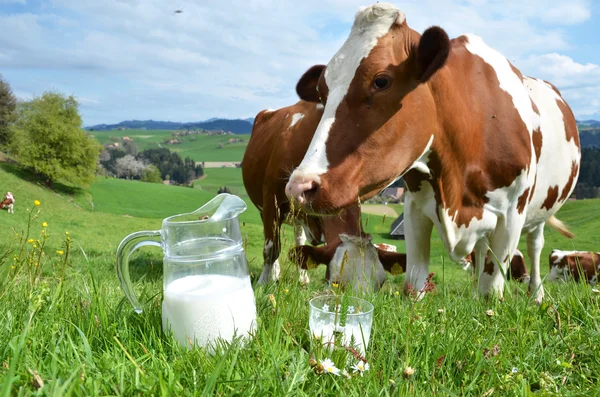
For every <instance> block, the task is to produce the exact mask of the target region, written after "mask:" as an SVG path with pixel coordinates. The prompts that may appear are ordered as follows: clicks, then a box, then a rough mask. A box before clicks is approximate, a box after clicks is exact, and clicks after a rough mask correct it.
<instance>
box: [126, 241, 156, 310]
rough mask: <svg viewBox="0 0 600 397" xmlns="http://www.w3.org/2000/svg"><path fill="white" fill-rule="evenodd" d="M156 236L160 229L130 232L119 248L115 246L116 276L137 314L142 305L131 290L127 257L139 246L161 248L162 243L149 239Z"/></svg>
mask: <svg viewBox="0 0 600 397" xmlns="http://www.w3.org/2000/svg"><path fill="white" fill-rule="evenodd" d="M156 238H159V239H160V230H152V231H142V232H136V233H132V234H130V235H129V236H127V237H125V238H124V239H123V241H121V244H119V248H117V276H118V277H119V282H120V283H121V289H122V290H123V292H124V293H125V296H126V297H127V299H129V302H131V305H132V306H133V309H134V310H135V312H136V313H138V314H139V313H141V312H142V305H141V304H140V301H139V300H138V298H137V296H135V292H133V286H132V285H131V279H130V278H129V257H130V256H131V254H133V252H134V251H135V250H137V249H138V248H141V247H146V246H155V247H160V248H162V244H161V243H160V242H159V241H153V240H151V239H156Z"/></svg>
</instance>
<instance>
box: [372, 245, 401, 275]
mask: <svg viewBox="0 0 600 397" xmlns="http://www.w3.org/2000/svg"><path fill="white" fill-rule="evenodd" d="M377 255H378V256H379V262H381V265H382V266H383V269H384V270H385V271H386V272H388V273H391V274H392V275H398V274H402V273H404V272H406V254H401V253H398V252H387V251H383V250H380V249H379V248H378V249H377Z"/></svg>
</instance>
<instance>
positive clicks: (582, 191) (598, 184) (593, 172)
mask: <svg viewBox="0 0 600 397" xmlns="http://www.w3.org/2000/svg"><path fill="white" fill-rule="evenodd" d="M575 196H576V197H577V198H578V199H584V198H596V197H600V146H598V147H591V148H584V149H582V150H581V166H580V169H579V179H578V180H577V185H576V186H575Z"/></svg>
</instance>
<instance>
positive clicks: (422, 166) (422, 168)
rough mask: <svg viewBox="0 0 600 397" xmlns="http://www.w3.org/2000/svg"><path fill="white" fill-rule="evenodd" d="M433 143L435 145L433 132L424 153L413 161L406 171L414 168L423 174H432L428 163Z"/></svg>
mask: <svg viewBox="0 0 600 397" xmlns="http://www.w3.org/2000/svg"><path fill="white" fill-rule="evenodd" d="M431 145H433V134H431V138H429V141H428V142H427V146H425V149H424V150H423V153H422V154H421V155H420V156H419V158H418V159H417V160H416V161H415V162H414V163H412V165H411V166H410V167H408V168H407V170H406V171H408V170H411V169H414V170H417V171H419V172H420V173H422V174H426V175H431V172H430V170H429V166H428V165H427V162H428V161H429V153H431V150H430V149H431Z"/></svg>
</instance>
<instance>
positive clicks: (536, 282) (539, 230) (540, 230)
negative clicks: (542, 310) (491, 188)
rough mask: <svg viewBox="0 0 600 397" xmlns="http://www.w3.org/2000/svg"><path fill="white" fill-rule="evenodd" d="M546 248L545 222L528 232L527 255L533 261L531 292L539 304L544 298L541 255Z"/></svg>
mask: <svg viewBox="0 0 600 397" xmlns="http://www.w3.org/2000/svg"><path fill="white" fill-rule="evenodd" d="M542 248H544V224H543V223H542V224H541V225H539V226H538V227H536V228H535V229H533V230H532V231H531V232H529V233H527V255H528V256H529V262H530V263H531V276H530V277H531V278H530V279H529V293H530V294H531V295H532V296H533V299H535V302H536V303H537V304H538V305H539V304H541V303H542V299H544V286H543V285H542V276H541V274H540V255H541V253H542Z"/></svg>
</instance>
